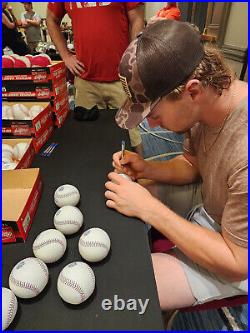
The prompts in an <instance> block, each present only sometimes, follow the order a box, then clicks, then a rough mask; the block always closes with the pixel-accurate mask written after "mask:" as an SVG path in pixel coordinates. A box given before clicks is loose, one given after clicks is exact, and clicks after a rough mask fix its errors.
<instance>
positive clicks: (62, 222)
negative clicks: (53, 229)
mask: <svg viewBox="0 0 250 333" xmlns="http://www.w3.org/2000/svg"><path fill="white" fill-rule="evenodd" d="M55 224H57V225H64V224H74V225H76V226H79V225H80V223H79V222H78V221H74V220H64V221H55Z"/></svg>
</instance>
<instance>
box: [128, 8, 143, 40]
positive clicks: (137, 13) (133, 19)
mask: <svg viewBox="0 0 250 333" xmlns="http://www.w3.org/2000/svg"><path fill="white" fill-rule="evenodd" d="M128 17H129V38H130V41H132V40H134V39H135V38H136V36H137V35H138V33H139V32H141V31H142V30H143V29H144V5H141V6H139V7H137V8H135V9H132V10H130V11H129V12H128Z"/></svg>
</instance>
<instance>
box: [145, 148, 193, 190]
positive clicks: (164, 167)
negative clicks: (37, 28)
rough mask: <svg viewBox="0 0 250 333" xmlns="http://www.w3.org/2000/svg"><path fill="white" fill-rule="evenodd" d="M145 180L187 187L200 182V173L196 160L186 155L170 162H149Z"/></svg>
mask: <svg viewBox="0 0 250 333" xmlns="http://www.w3.org/2000/svg"><path fill="white" fill-rule="evenodd" d="M143 178H146V179H152V180H155V181H157V182H163V183H168V184H174V185H185V184H190V183H194V182H196V181H198V180H199V179H200V173H199V170H198V167H197V160H196V158H195V157H194V156H191V155H187V154H184V155H179V156H177V157H174V158H172V159H171V160H168V161H154V162H151V161H148V162H147V167H146V168H145V170H144V173H143Z"/></svg>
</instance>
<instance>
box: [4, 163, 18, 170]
mask: <svg viewBox="0 0 250 333" xmlns="http://www.w3.org/2000/svg"><path fill="white" fill-rule="evenodd" d="M16 166H17V163H16V162H9V163H2V170H14V169H15V168H16Z"/></svg>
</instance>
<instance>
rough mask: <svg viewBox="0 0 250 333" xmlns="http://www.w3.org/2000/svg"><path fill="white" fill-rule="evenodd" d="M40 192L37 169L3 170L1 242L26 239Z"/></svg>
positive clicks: (40, 185)
mask: <svg viewBox="0 0 250 333" xmlns="http://www.w3.org/2000/svg"><path fill="white" fill-rule="evenodd" d="M41 193H42V181H41V177H40V171H39V169H19V170H9V171H3V174H2V243H13V242H19V241H21V242H24V241H25V240H26V239H27V237H28V233H29V230H30V228H31V225H32V223H33V219H34V215H35V213H36V210H37V207H38V203H39V200H40V197H41Z"/></svg>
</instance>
